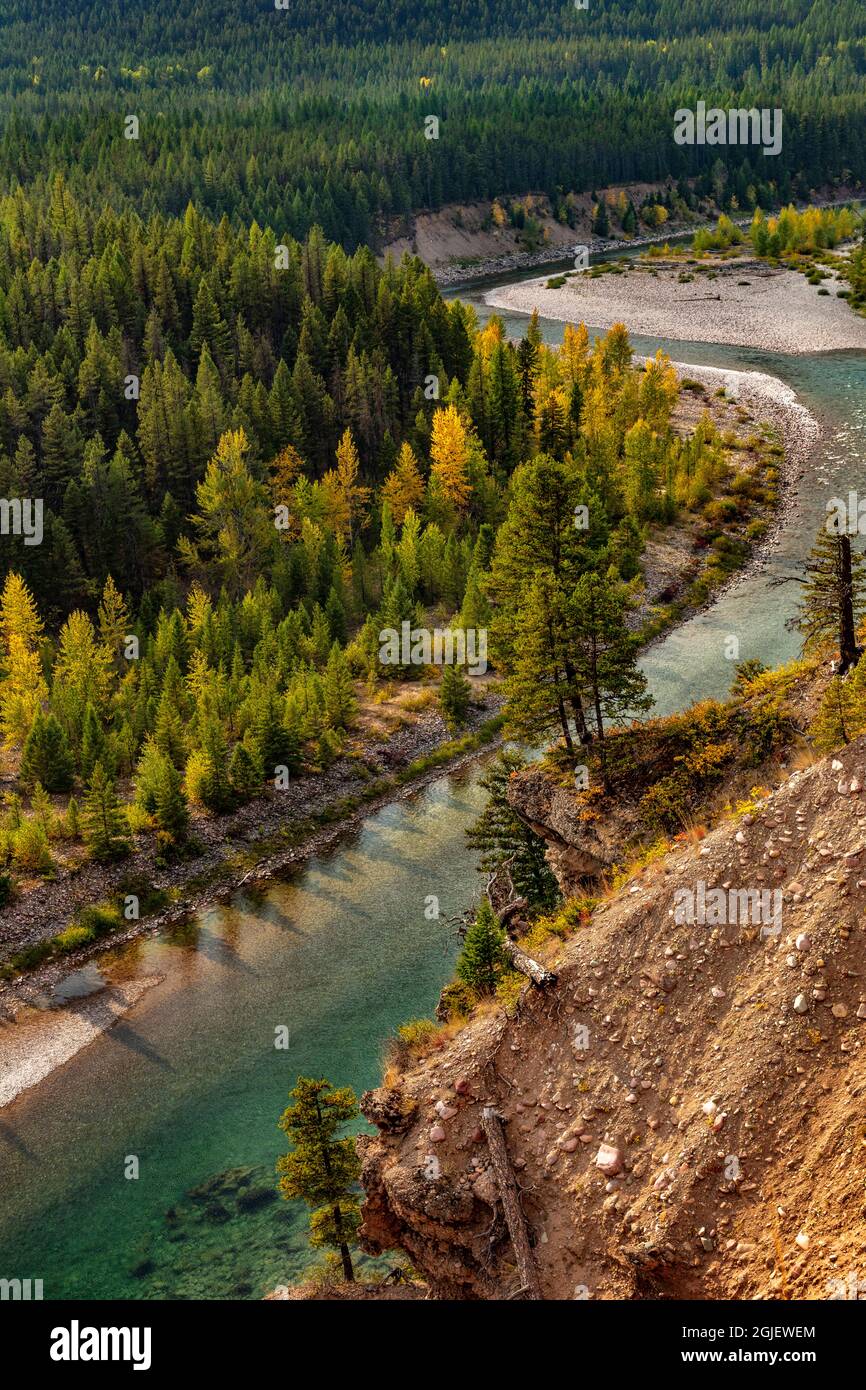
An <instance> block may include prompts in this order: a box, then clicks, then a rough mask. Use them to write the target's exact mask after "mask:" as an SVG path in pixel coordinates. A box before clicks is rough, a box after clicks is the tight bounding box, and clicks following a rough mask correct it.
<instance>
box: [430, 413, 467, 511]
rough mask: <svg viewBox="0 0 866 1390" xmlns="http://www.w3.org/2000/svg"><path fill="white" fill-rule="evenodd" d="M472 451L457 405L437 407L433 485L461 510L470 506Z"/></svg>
mask: <svg viewBox="0 0 866 1390" xmlns="http://www.w3.org/2000/svg"><path fill="white" fill-rule="evenodd" d="M469 452H470V449H469V436H468V433H467V430H466V426H465V424H464V423H463V421H462V420H461V418H460V414H459V412H458V410H457V407H456V406H455V405H449V406H444V407H443V408H442V409H440V410H437V411H436V413H435V415H434V416H433V429H432V435H431V439H430V463H431V466H430V486H431V490H432V491H434V492H436V493H437V494H438V495H439V496H440V497H441V498H442V500H443V501H444V502H445V503H446V505H447V506H449V507H452V508H454V510H455V511H458V512H463V511H465V510H466V508H467V507H468V505H469V499H470V497H471V496H472V485H471V483H470V481H469V471H468V470H469Z"/></svg>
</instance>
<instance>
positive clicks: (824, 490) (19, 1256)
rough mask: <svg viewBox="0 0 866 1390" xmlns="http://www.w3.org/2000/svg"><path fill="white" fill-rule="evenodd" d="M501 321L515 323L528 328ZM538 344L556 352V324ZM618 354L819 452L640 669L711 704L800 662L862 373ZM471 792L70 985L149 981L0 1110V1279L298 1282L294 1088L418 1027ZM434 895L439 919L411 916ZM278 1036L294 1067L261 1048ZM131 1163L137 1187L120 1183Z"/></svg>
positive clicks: (121, 955)
mask: <svg viewBox="0 0 866 1390" xmlns="http://www.w3.org/2000/svg"><path fill="white" fill-rule="evenodd" d="M466 297H472V296H466ZM478 307H479V312H480V314H481V315H482V316H483V315H484V314H485V310H484V308H483V306H481V305H479V306H478ZM504 317H505V318H506V324H507V326H508V329H509V331H510V332H512V333H514V334H515V335H516V334H519V333H520V332H521V331H522V328H523V326H524V324H525V319H524V318H523V317H522V316H518V315H506V316H504ZM542 328H543V331H544V334H545V337H546V338H547V339H548V340H555V339H558V338H559V337H561V325H559V324H555V323H550V322H543V323H542ZM634 342H635V347H636V349H637V350H638V351H639V352H644V353H652V352H655V350H656V348H657V347H663V348H665V350H666V351H668V352H670V354H671V356H672V357H674V358H676V359H678V360H680V361H691V362H695V363H706V364H709V365H719V366H730V367H738V368H757V369H759V370H761V371H765V372H770V373H772V374H774V375H777V376H779V377H781V378H782V380H783V381H785V382H787V383H788V384H789V385H791V386H792V387H793V388H794V389H795V390H796V391H797V392H798V394H799V395H800V397H801V399H802V400H803V401H804V403H805V404H806V405H808V406H809V407H810V408H811V409H812V410H813V411H814V412H815V413H816V414H817V415H818V416H819V418H821V419H822V421H823V422H824V423H825V425H826V427H827V432H828V439H829V443H828V446H827V448H826V450H825V451H824V454H823V456H822V457H821V458H820V459H816V460H815V462H814V465H813V473H812V474H811V475H810V476H809V477H808V478H806V479H804V480H803V484H802V488H801V496H800V499H799V501H798V505H797V507H796V509H795V510H794V512H793V513H792V516H791V520H790V522H789V523H788V524H787V526H786V529H785V532H784V534H783V536H782V540H781V545H780V549H779V553H778V555H776V556H774V558H773V559H772V561H771V562H770V563H769V564H768V565H767V567H766V569H765V570H763V571H762V572H761V573H760V574H755V575H751V576H749V577H748V578H747V579H745V580H744V581H743V582H742V583H740V584H739V585H738V586H737V587H736V588H734V589H732V590H731V591H730V592H729V593H728V594H727V595H725V596H724V597H723V598H722V599H721V601H720V602H719V603H717V604H716V605H715V606H714V607H713V608H711V609H710V610H708V612H707V613H705V614H701V615H700V616H699V617H697V618H695V619H693V620H692V621H691V622H690V623H688V624H686V626H685V627H684V628H682V629H680V630H679V631H678V632H675V633H672V634H671V635H670V636H669V637H667V638H666V639H665V640H664V641H663V642H660V643H659V644H658V645H657V646H656V647H654V648H653V649H652V650H651V651H650V652H648V653H647V654H646V657H645V659H644V662H643V665H644V669H645V670H646V672H647V674H648V676H649V679H650V686H651V689H652V691H653V693H654V695H655V696H656V701H657V709H658V711H659V712H665V711H667V710H671V709H674V708H677V707H680V706H682V705H686V704H689V703H690V702H691V701H692V700H693V699H695V698H699V697H702V696H706V695H717V696H718V695H723V694H724V693H725V692H726V691H727V689H728V687H729V685H730V680H731V663H730V662H727V661H725V660H724V657H723V655H722V652H723V639H724V637H725V636H726V635H727V634H729V633H735V634H736V635H737V636H738V637H739V639H740V656H741V658H743V659H745V658H746V657H750V656H758V657H760V658H761V659H762V660H763V661H765V662H766V663H767V664H770V663H772V662H775V661H780V660H784V659H786V658H788V657H790V656H792V655H793V654H794V652H795V650H796V640H795V638H794V636H793V635H792V634H791V633H790V632H789V631H787V629H786V627H785V620H786V618H787V617H788V616H789V615H790V612H791V608H792V603H793V598H794V586H793V585H792V584H790V583H781V584H777V583H775V582H774V581H775V580H778V579H783V578H784V576H785V575H786V574H787V573H789V572H790V570H791V569H792V567H793V566H794V564H795V563H796V562H797V561H798V560H799V559H800V558H802V556H803V555H804V554H805V552H806V551H807V550H808V549H809V547H810V545H811V542H812V537H813V535H814V532H815V530H816V527H817V524H818V519H819V517H820V516H821V515H823V510H824V504H825V501H826V497H827V495H828V491H829V492H831V495H833V494H835V493H836V492H838V495H840V496H845V495H846V494H847V492H848V489H849V488H859V489H862V490H864V491H866V476H864V459H866V435H864V429H866V389H864V388H866V357H864V355H862V354H857V353H834V354H828V355H824V356H821V357H808V358H802V357H800V358H784V357H780V356H777V355H775V354H771V353H761V352H754V351H750V350H744V349H738V348H727V347H714V346H712V345H710V344H706V343H701V344H691V343H686V344H684V343H664V342H660V341H658V340H655V339H645V338H637V339H635V340H634ZM819 470H820V471H819ZM477 776H478V773H477V770H476V771H474V772H472V773H463V774H459V775H455V776H451V777H445V778H443V779H442V780H441V781H439V782H437V783H435V784H433V785H432V786H430V787H428V788H427V789H425V790H424V791H423V792H421V793H419V794H418V795H416V796H414V797H412V798H411V799H408V800H401V801H400V802H398V803H396V804H395V805H392V806H389V807H387V808H386V809H384V810H383V811H381V812H379V813H378V814H376V815H374V816H372V817H371V818H370V819H369V820H368V821H367V823H366V824H365V825H364V827H363V829H362V830H361V831H360V832H359V833H358V834H357V835H356V836H355V837H354V838H353V839H352V840H351V841H349V842H348V843H346V844H345V845H344V846H343V847H342V848H340V849H338V850H337V851H336V852H333V853H331V854H330V855H329V856H327V857H322V858H320V859H316V860H313V861H312V862H311V863H310V864H309V865H308V866H307V867H306V868H305V869H304V870H303V872H302V873H300V874H299V875H298V876H297V877H296V878H295V879H294V881H293V882H291V883H290V884H283V885H271V886H269V887H268V889H267V891H265V892H260V893H247V894H245V895H243V896H239V897H238V898H237V899H236V900H235V901H234V902H232V903H231V904H229V905H222V906H215V907H213V908H212V909H210V910H209V911H207V912H204V913H202V914H201V915H200V916H199V917H198V919H197V920H196V921H195V922H193V923H191V924H189V925H188V926H185V927H182V928H179V929H177V930H175V931H174V932H172V933H171V934H169V935H165V936H161V937H158V938H154V939H150V938H147V939H142V940H139V941H137V942H134V943H132V944H130V945H128V946H126V947H124V948H123V949H122V950H121V951H118V952H115V953H112V954H109V955H107V956H105V957H103V958H102V959H101V960H100V962H99V966H98V970H97V968H96V967H89V968H88V970H87V971H82V972H78V976H77V977H76V978H74V979H72V980H70V981H69V982H67V984H66V986H65V989H66V991H67V993H69V994H73V993H74V994H79V995H80V994H82V993H86V992H87V991H88V989H89V987H90V986H92V985H93V984H95V983H96V982H97V979H98V977H99V973H100V972H101V975H102V976H104V978H105V979H106V980H107V981H108V982H109V983H118V982H120V981H123V980H129V979H132V978H137V977H140V976H142V975H147V974H160V975H163V976H165V983H163V984H161V985H159V986H157V987H155V988H153V989H152V990H150V991H149V992H148V993H147V994H145V995H144V997H143V998H142V999H141V1001H140V1002H139V1003H138V1004H136V1006H135V1007H134V1008H133V1009H132V1010H131V1011H130V1013H129V1014H128V1015H127V1016H126V1017H125V1018H124V1019H123V1020H121V1022H120V1023H118V1024H117V1026H116V1027H114V1028H113V1029H112V1030H111V1031H110V1032H108V1033H107V1034H105V1035H104V1036H103V1037H102V1038H100V1039H99V1040H98V1041H97V1042H95V1043H94V1044H93V1045H91V1046H90V1047H88V1048H86V1049H85V1050H84V1051H83V1052H81V1053H79V1054H78V1056H77V1057H75V1058H74V1059H73V1060H72V1061H71V1062H69V1063H68V1064H67V1065H66V1066H64V1067H63V1068H61V1069H60V1070H59V1071H57V1072H55V1073H54V1075H53V1076H51V1077H49V1078H48V1080H47V1081H45V1082H44V1083H43V1084H42V1085H41V1086H40V1087H39V1088H38V1090H36V1091H35V1092H34V1093H32V1094H29V1095H28V1094H25V1095H24V1096H22V1097H21V1098H20V1099H19V1100H18V1101H17V1102H15V1103H14V1104H13V1105H12V1106H10V1107H8V1108H7V1109H6V1110H4V1111H3V1112H0V1193H2V1197H0V1201H2V1212H0V1275H2V1276H4V1277H13V1276H15V1275H17V1276H19V1277H28V1276H29V1277H32V1278H41V1279H43V1280H44V1285H45V1295H46V1297H48V1298H52V1297H83V1298H86V1297H96V1298H105V1297H120V1298H124V1297H126V1298H130V1297H131V1298H191V1297H204V1298H207V1297H211V1298H220V1297H235V1298H244V1297H252V1298H255V1297H260V1296H261V1294H262V1293H263V1292H264V1291H265V1289H267V1288H269V1287H273V1285H274V1284H277V1283H280V1282H288V1281H290V1280H291V1279H293V1278H294V1277H295V1276H296V1275H297V1274H298V1272H299V1271H300V1269H301V1268H302V1267H303V1265H304V1264H305V1263H306V1262H307V1261H308V1259H309V1250H308V1247H307V1242H306V1235H305V1229H306V1214H305V1211H304V1210H303V1209H298V1207H297V1206H296V1204H290V1203H284V1202H282V1201H278V1200H274V1199H273V1195H272V1194H273V1183H274V1178H273V1165H274V1161H275V1158H276V1156H277V1154H278V1153H279V1152H280V1151H281V1148H282V1145H283V1139H282V1135H281V1134H280V1133H279V1131H278V1130H277V1129H276V1122H277V1119H278V1117H279V1114H280V1112H281V1110H282V1108H283V1107H284V1105H285V1103H286V1094H287V1091H288V1090H289V1088H290V1086H291V1085H292V1084H293V1083H294V1080H295V1078H296V1076H298V1075H299V1074H303V1073H312V1074H316V1075H326V1076H328V1077H330V1079H331V1080H333V1081H334V1082H337V1083H341V1084H349V1085H351V1086H353V1087H354V1088H355V1089H356V1091H358V1092H359V1093H360V1092H361V1091H362V1090H364V1089H366V1088H367V1087H369V1086H372V1085H374V1084H375V1083H376V1082H377V1080H378V1076H379V1072H380V1062H381V1054H382V1049H383V1043H384V1040H385V1039H386V1038H387V1037H388V1035H389V1034H390V1033H391V1032H392V1031H393V1029H394V1028H395V1026H396V1025H397V1024H399V1023H401V1022H403V1021H405V1020H406V1019H407V1018H410V1017H413V1016H416V1015H421V1014H429V1012H430V1011H431V1009H432V1007H433V1006H434V1004H435V1001H436V998H437V995H438V991H439V989H440V988H441V986H442V984H443V983H444V982H445V980H446V979H447V978H448V976H449V974H450V971H451V965H452V961H453V958H454V954H455V950H456V943H455V941H454V939H453V935H450V934H449V931H448V929H447V928H446V926H445V924H444V918H446V917H447V916H448V915H449V914H452V913H456V912H458V911H459V910H462V909H463V908H464V907H465V906H466V904H467V901H468V900H469V899H470V898H471V897H472V896H473V895H474V894H477V892H478V879H477V875H475V873H474V867H473V857H472V856H471V855H470V854H469V853H468V852H467V850H466V848H465V845H464V840H463V833H464V829H465V827H466V826H467V825H468V824H469V823H470V822H471V820H472V819H473V818H474V817H475V816H476V815H477V813H478V810H479V809H480V806H481V804H482V802H483V793H482V792H481V791H480V790H479V788H478V787H477ZM430 894H435V895H437V896H438V898H439V901H440V910H441V914H442V919H443V920H442V921H440V922H439V923H436V922H430V921H428V920H427V919H426V918H425V916H424V905H425V899H426V898H427V896H428V895H430ZM280 1027H285V1028H287V1029H288V1031H289V1048H288V1051H281V1050H278V1049H277V1048H276V1047H275V1046H274V1040H275V1036H276V1030H278V1029H279V1028H280ZM129 1155H136V1156H137V1157H138V1159H139V1165H140V1177H139V1178H138V1179H137V1180H128V1179H126V1178H125V1177H124V1164H125V1161H126V1158H127V1156H129ZM190 1194H192V1195H190Z"/></svg>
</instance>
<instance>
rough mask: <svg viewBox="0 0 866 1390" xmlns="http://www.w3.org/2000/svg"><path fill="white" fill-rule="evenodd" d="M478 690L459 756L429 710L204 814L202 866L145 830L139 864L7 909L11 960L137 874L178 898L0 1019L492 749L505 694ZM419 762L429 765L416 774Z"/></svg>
mask: <svg viewBox="0 0 866 1390" xmlns="http://www.w3.org/2000/svg"><path fill="white" fill-rule="evenodd" d="M476 685H477V687H478V688H477V690H476V695H475V699H476V703H475V705H474V707H473V708H472V710H471V711H470V715H469V718H468V720H467V724H466V726H465V728H464V729H462V730H461V731H460V735H461V737H460V738H459V739H458V740H457V741H456V742H455V743H454V744H453V751H452V754H451V757H450V758H448V757H446V758H445V759H444V760H440V758H439V757H437V755H438V754H441V753H443V752H445V753H446V754H447V752H448V750H449V748H451V747H452V739H453V734H452V732H451V731H450V730H449V728H448V726H447V725H446V723H445V720H444V719H443V718H442V716H441V714H440V713H439V711H438V710H437V709H435V708H431V709H425V710H422V711H421V712H420V713H418V714H417V715H415V716H414V718H413V720H412V722H411V723H406V724H404V725H402V726H401V727H399V728H396V729H393V730H392V731H391V733H390V734H389V735H388V737H387V740H386V741H385V742H381V741H379V742H372V741H367V742H366V743H365V744H364V745H363V754H362V753H361V752H360V750H359V751H357V752H356V753H355V755H354V756H353V757H344V758H340V759H338V760H337V761H336V762H335V763H334V764H333V765H332V766H331V767H330V768H327V769H325V770H323V771H322V772H320V773H318V774H317V775H316V776H315V777H313V776H307V777H297V778H294V779H292V781H291V783H290V785H289V786H288V787H287V788H286V789H285V790H284V791H280V792H276V791H271V792H268V793H267V794H265V795H263V796H260V797H257V798H255V800H253V801H251V802H249V803H248V804H247V805H246V806H243V807H241V808H240V810H238V811H236V812H234V813H233V814H231V815H228V816H218V817H217V816H212V817H205V816H201V817H198V818H197V819H196V820H195V822H194V825H193V833H194V835H195V838H196V840H197V841H198V843H199V844H200V846H201V853H200V854H198V855H197V856H196V857H195V858H194V859H191V860H188V861H186V862H184V863H181V864H175V865H173V866H171V867H170V868H163V869H161V868H159V867H158V866H157V863H156V854H155V845H154V840H153V837H152V836H151V835H141V836H138V837H137V845H136V850H135V853H134V854H133V855H132V856H131V857H130V858H128V859H125V860H123V861H121V862H120V863H118V864H113V865H102V864H95V863H89V864H85V865H84V866H82V867H81V868H79V869H78V870H77V871H74V872H66V873H61V874H59V875H58V876H57V877H56V878H55V879H51V880H47V881H45V882H44V883H42V884H40V885H39V886H38V887H37V888H35V889H33V890H32V891H31V892H30V893H28V894H27V895H25V896H22V897H21V898H20V899H19V900H18V901H16V902H15V903H13V904H12V905H11V906H10V907H8V908H6V909H5V910H4V911H3V913H2V914H0V944H2V946H3V948H4V955H5V956H6V957H7V958H8V957H9V956H10V955H12V954H13V952H15V953H18V952H21V951H23V950H26V949H27V948H29V947H32V946H36V945H38V944H39V943H40V942H43V941H45V940H46V939H47V938H48V937H51V936H54V935H56V933H57V932H58V931H60V930H61V928H62V927H63V926H65V925H66V924H67V923H68V922H69V921H71V920H72V919H73V918H74V917H75V915H76V914H77V913H78V912H79V911H80V910H81V909H82V908H84V907H87V906H89V905H91V904H92V903H95V902H100V901H105V900H106V899H108V898H110V897H111V896H112V894H116V893H118V892H119V891H120V887H121V885H122V884H123V883H124V882H125V881H127V880H129V879H130V878H133V877H141V878H143V879H146V880H147V882H148V883H149V884H151V885H153V887H154V888H156V889H159V890H162V891H163V892H167V893H169V894H170V895H171V902H170V904H169V905H168V906H167V907H165V908H164V909H163V910H162V911H160V912H158V913H156V914H155V915H152V916H150V917H147V918H144V919H142V920H141V921H137V922H131V923H130V926H129V929H128V930H127V931H124V932H121V933H118V934H116V935H114V936H111V937H103V938H101V939H99V940H98V941H95V942H93V943H91V944H90V945H88V946H86V947H84V948H83V949H82V950H80V951H75V952H71V953H68V954H64V955H63V956H62V958H58V959H54V960H49V961H47V962H46V963H45V964H44V965H42V966H40V967H39V968H37V969H33V970H31V971H29V972H27V974H26V976H20V977H18V978H16V979H13V980H11V981H9V982H7V983H6V984H5V985H3V986H0V1018H2V1017H3V1016H5V1017H6V1018H7V1019H8V1018H12V1017H14V1016H15V1015H16V1013H17V1011H18V1008H19V1007H20V1005H21V1004H22V1003H27V1002H29V1001H30V1000H32V999H33V998H34V997H38V998H42V997H43V996H44V995H46V993H47V994H49V995H50V994H51V991H52V989H53V987H54V985H55V983H56V982H57V980H58V979H60V978H61V976H63V975H65V974H67V973H68V972H69V971H70V970H71V969H74V968H77V967H78V966H80V965H81V964H82V963H83V962H84V961H85V960H87V959H88V958H90V957H91V956H93V955H94V954H96V953H97V952H99V951H103V950H105V949H106V948H107V947H108V946H112V945H116V944H119V943H121V942H125V941H129V940H131V939H132V938H133V937H135V936H138V935H140V934H142V933H143V932H145V931H155V930H158V929H159V928H160V927H163V926H167V925H171V924H173V923H176V922H179V921H182V920H183V919H184V918H185V917H188V916H189V915H190V914H192V913H194V912H196V911H198V910H200V909H201V908H203V907H205V906H207V905H208V904H209V903H213V902H215V901H224V900H225V899H226V898H228V897H230V896H231V894H232V893H233V892H235V891H236V890H237V888H239V887H240V886H241V885H242V884H257V883H264V882H267V881H268V880H270V879H272V878H275V877H277V876H278V875H279V874H282V873H286V872H288V871H289V870H291V869H292V868H293V867H294V866H296V865H298V864H301V863H303V862H304V860H306V859H308V858H310V857H311V856H312V855H314V854H317V853H320V852H321V851H322V850H324V849H327V848H328V847H330V846H331V845H333V844H334V843H335V841H337V840H338V839H339V838H340V837H341V836H342V835H344V834H346V833H348V832H350V831H351V830H353V829H355V828H356V827H357V826H358V825H359V824H360V823H361V821H363V819H364V817H365V816H367V815H369V814H371V812H372V811H375V810H376V809H378V808H379V807H380V806H383V805H386V804H387V803H388V802H390V801H394V800H396V799H398V798H399V797H401V796H404V797H405V796H411V795H412V794H413V792H414V791H415V790H417V789H418V788H419V787H421V786H424V785H425V784H426V783H427V782H429V781H431V780H432V779H433V778H435V777H441V776H442V774H443V772H444V771H446V770H448V769H449V768H453V767H457V766H460V765H461V764H462V763H463V762H466V761H470V760H471V759H472V758H474V757H477V756H478V747H479V746H488V740H486V739H483V738H482V743H481V744H480V745H479V744H477V743H473V739H472V736H473V735H479V736H482V735H483V734H484V733H485V732H486V731H485V725H489V724H490V721H491V720H493V719H495V717H496V715H497V713H498V711H499V709H500V706H501V703H502V696H501V693H500V692H499V690H498V689H497V688H496V685H495V683H491V682H490V681H489V680H486V681H479V682H476ZM463 738H465V739H466V741H467V742H466V744H465V745H463V744H462V740H463ZM497 738H498V733H497V731H496V730H495V729H490V730H489V744H490V745H491V746H492V744H493V743H495V741H496V739H497ZM428 759H429V760H430V762H429V765H426V760H428ZM416 762H417V763H419V764H420V765H419V767H418V770H417V774H416V775H412V764H413V763H416ZM407 773H408V774H409V776H408V777H407Z"/></svg>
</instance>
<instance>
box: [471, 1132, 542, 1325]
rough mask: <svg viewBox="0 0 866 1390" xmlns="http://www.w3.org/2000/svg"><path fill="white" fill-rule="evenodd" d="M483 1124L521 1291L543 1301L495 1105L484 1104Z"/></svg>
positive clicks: (527, 1232)
mask: <svg viewBox="0 0 866 1390" xmlns="http://www.w3.org/2000/svg"><path fill="white" fill-rule="evenodd" d="M481 1127H482V1129H483V1130H484V1135H485V1138H486V1140H487V1148H488V1150H489V1151H490V1161H491V1164H492V1165H493V1176H494V1178H495V1179H496V1186H497V1187H498V1189H499V1196H500V1197H501V1199H502V1209H503V1211H504V1213H505V1223H506V1225H507V1226H508V1234H509V1235H510V1237H511V1244H512V1246H513V1248H514V1255H515V1259H516V1260H517V1272H518V1274H519V1275H520V1283H521V1286H522V1290H523V1291H524V1292H525V1293H526V1296H527V1297H528V1298H532V1299H536V1300H540V1299H541V1284H540V1282H539V1278H538V1268H537V1266H536V1263H535V1256H534V1255H533V1253H532V1246H531V1244H530V1241H529V1230H528V1228H527V1225H526V1218H525V1216H524V1215H523V1212H522V1210H521V1207H520V1189H519V1188H518V1186H517V1179H516V1178H515V1176H514V1169H513V1168H512V1166H511V1159H510V1158H509V1157H508V1148H507V1146H506V1143H505V1135H504V1134H503V1132H502V1121H501V1120H500V1118H499V1116H498V1114H497V1113H496V1111H495V1110H494V1108H493V1106H492V1105H485V1106H484V1108H483V1109H482V1111H481Z"/></svg>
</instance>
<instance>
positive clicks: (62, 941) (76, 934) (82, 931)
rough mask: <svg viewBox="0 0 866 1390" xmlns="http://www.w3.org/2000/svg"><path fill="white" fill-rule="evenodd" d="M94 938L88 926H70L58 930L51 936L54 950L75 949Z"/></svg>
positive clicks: (85, 944)
mask: <svg viewBox="0 0 866 1390" xmlns="http://www.w3.org/2000/svg"><path fill="white" fill-rule="evenodd" d="M93 939H94V932H93V930H92V929H91V928H90V927H80V926H71V927H67V928H66V930H65V931H62V932H59V933H58V934H57V936H55V937H53V938H52V940H53V943H54V947H55V950H57V951H60V952H64V953H65V952H66V951H76V950H78V948H79V946H87V945H89V943H90V942H91V941H93Z"/></svg>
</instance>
